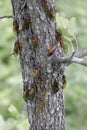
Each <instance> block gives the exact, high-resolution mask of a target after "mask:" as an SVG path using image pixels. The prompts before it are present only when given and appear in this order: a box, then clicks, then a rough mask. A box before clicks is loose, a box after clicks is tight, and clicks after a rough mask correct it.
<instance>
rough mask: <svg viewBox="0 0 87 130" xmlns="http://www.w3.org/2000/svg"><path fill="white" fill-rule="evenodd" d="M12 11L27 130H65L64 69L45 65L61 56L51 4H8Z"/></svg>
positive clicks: (31, 0) (21, 0)
mask: <svg viewBox="0 0 87 130" xmlns="http://www.w3.org/2000/svg"><path fill="white" fill-rule="evenodd" d="M12 7H13V16H14V29H15V31H16V32H17V42H18V48H17V49H18V53H19V56H20V64H21V68H22V77H23V97H24V99H25V101H26V104H27V111H28V119H29V123H30V130H65V119H64V97H63V89H62V76H63V73H64V65H63V64H57V63H54V62H51V63H50V62H49V59H50V57H52V55H53V54H55V55H62V51H61V48H60V43H59V42H58V41H57V40H56V38H55V35H56V34H55V33H56V21H55V9H54V1H53V0H49V1H48V2H47V1H46V0H17V1H15V0H12ZM15 53H17V51H16V52H15Z"/></svg>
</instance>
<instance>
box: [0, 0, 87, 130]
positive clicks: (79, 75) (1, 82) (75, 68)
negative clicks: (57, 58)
mask: <svg viewBox="0 0 87 130" xmlns="http://www.w3.org/2000/svg"><path fill="white" fill-rule="evenodd" d="M86 3H87V0H84V2H83V1H82V0H78V1H76V0H73V1H70V0H63V1H62V0H55V5H56V11H58V12H63V13H64V15H65V17H66V18H68V19H70V18H71V17H76V32H77V38H78V42H79V50H81V49H84V48H87V44H86V41H87V13H86V9H87V4H86ZM10 14H12V8H11V3H10V1H8V0H0V16H4V15H10ZM15 40H16V35H15V34H14V33H13V29H12V19H2V20H0V130H20V129H21V130H24V129H25V130H28V127H29V126H28V120H27V116H26V115H27V114H26V107H25V102H24V101H23V98H22V77H21V68H20V63H19V60H18V58H14V57H12V56H9V54H10V53H11V52H12V47H13V45H14V42H15ZM65 74H66V77H67V82H68V85H67V88H66V89H65V90H64V95H65V111H66V127H67V130H78V129H79V130H86V129H87V102H86V99H87V93H86V92H87V78H86V77H87V68H86V67H83V66H81V65H76V64H73V65H71V66H69V67H68V68H67V70H66V72H65Z"/></svg>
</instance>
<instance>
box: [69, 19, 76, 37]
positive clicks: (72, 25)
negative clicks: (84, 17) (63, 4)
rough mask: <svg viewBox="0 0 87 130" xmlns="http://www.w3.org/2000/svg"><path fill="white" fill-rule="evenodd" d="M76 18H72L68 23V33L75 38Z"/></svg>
mask: <svg viewBox="0 0 87 130" xmlns="http://www.w3.org/2000/svg"><path fill="white" fill-rule="evenodd" d="M75 21H76V19H75V17H72V18H71V19H70V20H69V22H68V32H69V34H70V35H71V36H74V34H75V33H76V24H75Z"/></svg>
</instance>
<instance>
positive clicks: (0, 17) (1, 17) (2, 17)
mask: <svg viewBox="0 0 87 130" xmlns="http://www.w3.org/2000/svg"><path fill="white" fill-rule="evenodd" d="M4 18H14V17H13V16H12V15H10V16H0V19H4Z"/></svg>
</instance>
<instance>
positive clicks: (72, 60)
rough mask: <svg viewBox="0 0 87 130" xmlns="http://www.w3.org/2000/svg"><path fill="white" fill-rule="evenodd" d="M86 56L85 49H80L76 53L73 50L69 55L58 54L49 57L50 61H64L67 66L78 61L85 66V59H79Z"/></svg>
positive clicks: (86, 50) (86, 64) (86, 62)
mask: <svg viewBox="0 0 87 130" xmlns="http://www.w3.org/2000/svg"><path fill="white" fill-rule="evenodd" d="M84 56H87V49H85V50H83V51H80V52H78V53H75V52H73V53H72V54H71V55H69V56H62V57H61V56H58V55H53V56H52V57H51V58H50V59H48V60H50V62H56V63H59V64H60V63H65V64H66V65H67V66H68V65H70V64H71V63H78V64H81V65H84V66H87V60H83V59H81V57H84Z"/></svg>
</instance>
